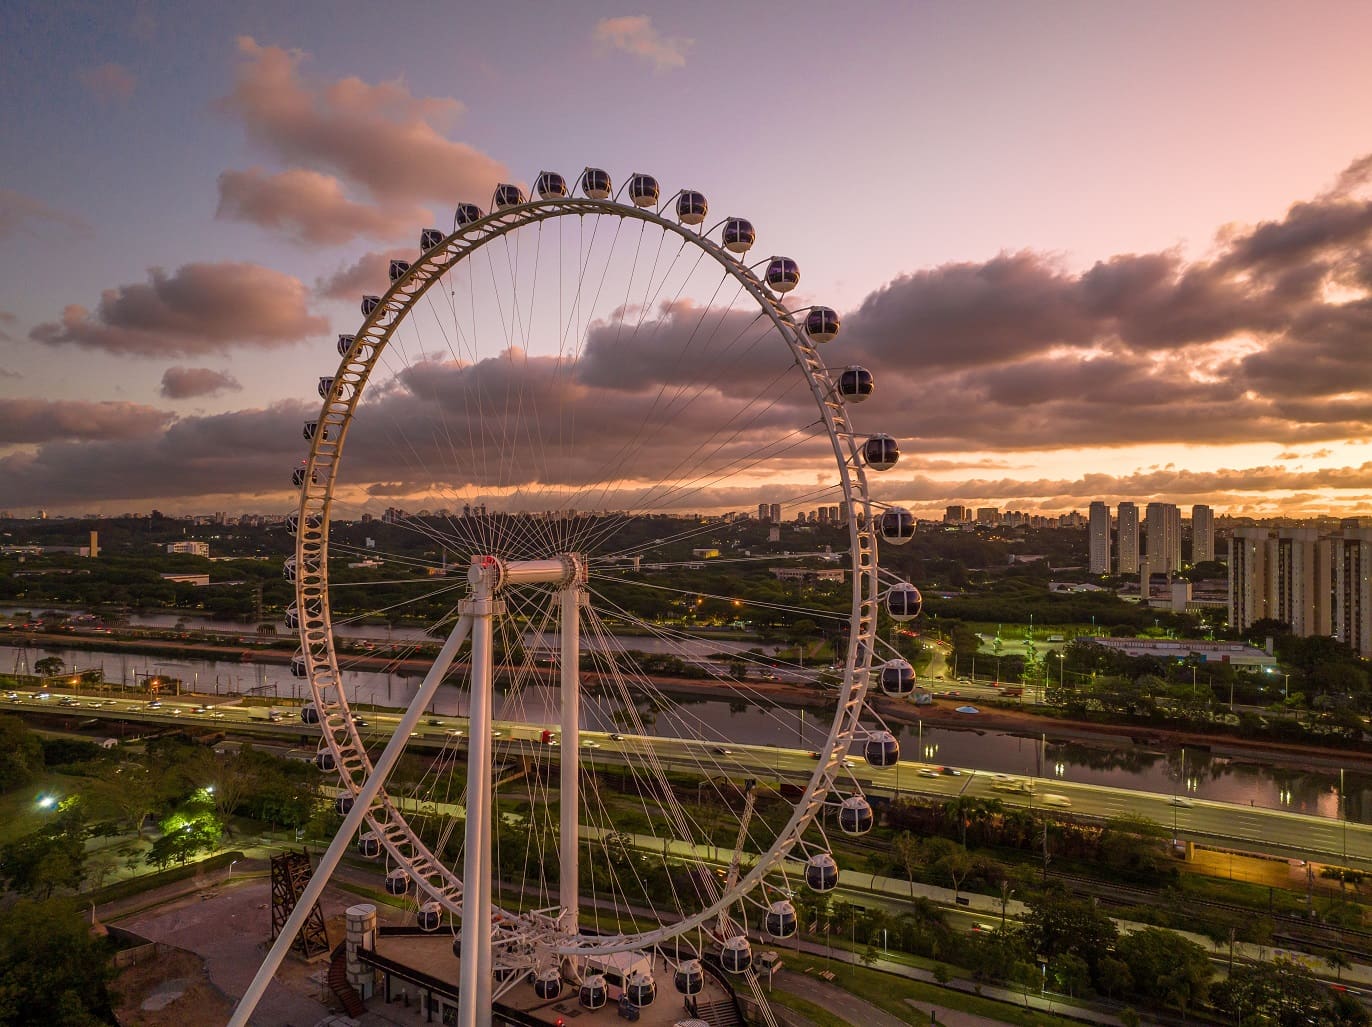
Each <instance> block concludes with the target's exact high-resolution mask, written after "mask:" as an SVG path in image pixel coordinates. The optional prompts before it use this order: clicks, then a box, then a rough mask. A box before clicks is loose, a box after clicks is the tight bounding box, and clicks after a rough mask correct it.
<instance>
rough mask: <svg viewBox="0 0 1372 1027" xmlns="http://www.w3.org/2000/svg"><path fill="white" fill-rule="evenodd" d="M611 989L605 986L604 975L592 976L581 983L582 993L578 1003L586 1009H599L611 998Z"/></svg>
mask: <svg viewBox="0 0 1372 1027" xmlns="http://www.w3.org/2000/svg"><path fill="white" fill-rule="evenodd" d="M609 995H610V989H609V988H608V987H607V986H606V984H605V975H604V974H590V975H588V976H587V977H586V978H585V979H584V980H583V981H582V982H581V993H580V994H579V995H578V996H577V1001H578V1002H580V1003H581V1005H582V1007H583V1008H585V1009H599V1008H600V1007H601V1006H603V1005H604V1004H605V1001H606V999H608V998H609Z"/></svg>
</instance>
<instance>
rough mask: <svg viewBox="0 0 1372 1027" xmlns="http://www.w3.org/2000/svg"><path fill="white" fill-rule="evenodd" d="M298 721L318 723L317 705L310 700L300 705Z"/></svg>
mask: <svg viewBox="0 0 1372 1027" xmlns="http://www.w3.org/2000/svg"><path fill="white" fill-rule="evenodd" d="M300 723H302V724H318V723H319V707H318V706H316V705H315V704H314V703H312V702H307V703H306V704H305V705H304V706H302V707H300Z"/></svg>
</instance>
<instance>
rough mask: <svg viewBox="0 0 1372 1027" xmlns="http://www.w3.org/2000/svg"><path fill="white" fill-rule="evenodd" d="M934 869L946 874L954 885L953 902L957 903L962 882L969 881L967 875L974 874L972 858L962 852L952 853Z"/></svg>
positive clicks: (935, 865)
mask: <svg viewBox="0 0 1372 1027" xmlns="http://www.w3.org/2000/svg"><path fill="white" fill-rule="evenodd" d="M934 869H935V870H937V871H939V872H940V873H943V874H946V875H947V876H948V880H950V881H951V882H952V883H953V901H954V902H957V899H958V892H959V891H960V890H961V888H962V882H963V881H965V880H967V875H968V874H969V873H971V872H972V859H971V857H970V856H968V855H967V853H965V852H963V851H961V850H957V851H955V852H950V853H948V854H947V855H946V856H944V857H943V858H942V859H940V860H939V861H938V862H937V863H936V864H934Z"/></svg>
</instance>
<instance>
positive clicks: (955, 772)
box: [938, 767, 962, 777]
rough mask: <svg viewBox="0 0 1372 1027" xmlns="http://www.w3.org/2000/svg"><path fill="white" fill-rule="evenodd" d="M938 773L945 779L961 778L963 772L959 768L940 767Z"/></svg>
mask: <svg viewBox="0 0 1372 1027" xmlns="http://www.w3.org/2000/svg"><path fill="white" fill-rule="evenodd" d="M938 772H939V773H940V774H942V775H943V776H944V777H961V776H962V771H961V770H959V769H958V768H957V767H939V768H938Z"/></svg>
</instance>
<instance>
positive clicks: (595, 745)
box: [581, 738, 600, 749]
mask: <svg viewBox="0 0 1372 1027" xmlns="http://www.w3.org/2000/svg"><path fill="white" fill-rule="evenodd" d="M581 747H582V748H583V749H599V748H600V743H599V742H596V741H593V740H591V739H589V738H587V739H585V740H584V741H583V742H582V743H581Z"/></svg>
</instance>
